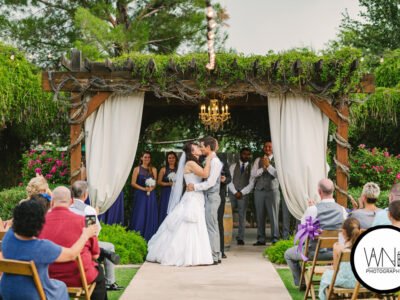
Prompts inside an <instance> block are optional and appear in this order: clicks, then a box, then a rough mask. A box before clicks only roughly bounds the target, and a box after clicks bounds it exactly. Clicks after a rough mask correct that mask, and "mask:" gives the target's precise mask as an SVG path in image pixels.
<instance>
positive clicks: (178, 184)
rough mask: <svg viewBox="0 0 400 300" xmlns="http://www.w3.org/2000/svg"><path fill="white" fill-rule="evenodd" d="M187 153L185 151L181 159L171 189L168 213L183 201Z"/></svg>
mask: <svg viewBox="0 0 400 300" xmlns="http://www.w3.org/2000/svg"><path fill="white" fill-rule="evenodd" d="M185 163H186V153H185V152H183V153H182V155H181V158H180V159H179V165H178V171H177V172H176V180H175V183H174V185H173V186H172V189H171V194H170V196H169V202H168V210H167V214H169V213H170V212H171V211H173V210H174V208H175V206H176V205H177V204H178V203H179V201H181V198H182V191H183V173H184V170H185Z"/></svg>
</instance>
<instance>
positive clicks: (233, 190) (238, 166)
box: [228, 148, 254, 245]
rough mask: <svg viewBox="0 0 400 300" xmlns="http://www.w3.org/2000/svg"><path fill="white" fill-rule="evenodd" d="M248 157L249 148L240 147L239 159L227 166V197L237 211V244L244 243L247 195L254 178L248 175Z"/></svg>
mask: <svg viewBox="0 0 400 300" xmlns="http://www.w3.org/2000/svg"><path fill="white" fill-rule="evenodd" d="M250 158H251V151H250V149H249V148H242V149H241V150H240V159H239V160H238V161H237V162H235V163H233V164H232V165H231V166H230V168H229V172H230V174H231V176H232V181H231V183H230V184H229V185H228V189H229V198H230V200H231V204H232V210H234V209H237V210H238V213H239V228H238V235H237V237H236V241H237V244H238V245H244V231H245V228H246V211H247V204H248V201H249V195H250V193H251V192H252V190H253V187H254V178H253V177H251V176H250V171H251V166H250Z"/></svg>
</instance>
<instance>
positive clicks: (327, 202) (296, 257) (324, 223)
mask: <svg viewBox="0 0 400 300" xmlns="http://www.w3.org/2000/svg"><path fill="white" fill-rule="evenodd" d="M334 189H335V188H334V184H333V182H332V180H330V179H322V180H320V181H319V183H318V194H319V196H320V197H321V202H319V203H318V204H315V205H311V206H309V207H308V208H307V209H306V211H305V212H304V215H303V217H302V218H301V223H302V224H304V223H305V222H306V219H307V218H308V217H312V218H314V219H315V218H317V219H318V220H319V223H320V226H321V229H322V230H338V229H340V228H341V226H342V223H343V221H344V220H345V219H346V218H347V212H346V210H345V208H344V207H343V206H340V205H339V204H337V203H336V202H335V200H334V199H333V191H334ZM316 245H317V241H316V240H314V241H311V242H310V246H309V252H308V257H309V258H310V259H312V258H313V256H314V251H315V248H316ZM332 255H333V253H332V251H320V253H319V256H318V260H331V259H332ZM285 260H286V262H287V264H288V266H289V268H290V270H291V271H292V275H293V280H294V284H295V285H297V286H298V285H299V281H300V274H301V267H300V262H301V260H302V259H301V253H299V252H297V246H294V247H292V248H289V249H288V250H286V252H285Z"/></svg>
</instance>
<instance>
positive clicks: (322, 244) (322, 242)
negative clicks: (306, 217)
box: [318, 236, 338, 249]
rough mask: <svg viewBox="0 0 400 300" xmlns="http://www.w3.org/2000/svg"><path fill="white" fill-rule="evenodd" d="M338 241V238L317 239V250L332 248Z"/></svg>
mask: <svg viewBox="0 0 400 300" xmlns="http://www.w3.org/2000/svg"><path fill="white" fill-rule="evenodd" d="M337 241H338V237H337V236H336V237H321V238H320V239H318V244H319V249H323V248H333V245H334V244H335V243H336V242H337Z"/></svg>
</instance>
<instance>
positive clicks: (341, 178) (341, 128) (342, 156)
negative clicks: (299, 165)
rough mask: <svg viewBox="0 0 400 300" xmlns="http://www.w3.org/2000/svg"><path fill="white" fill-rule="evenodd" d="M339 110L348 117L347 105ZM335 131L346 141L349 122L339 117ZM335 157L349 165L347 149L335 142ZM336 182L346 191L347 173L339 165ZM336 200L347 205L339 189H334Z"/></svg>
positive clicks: (344, 196) (345, 198) (345, 197)
mask: <svg viewBox="0 0 400 300" xmlns="http://www.w3.org/2000/svg"><path fill="white" fill-rule="evenodd" d="M339 112H340V113H341V114H342V115H343V116H345V117H347V118H348V117H349V107H348V106H347V105H344V106H343V107H341V108H339ZM336 132H337V133H338V134H339V135H340V136H341V137H343V138H344V139H345V140H346V141H347V140H348V138H349V123H348V122H346V121H344V120H342V119H339V123H338V125H337V131H336ZM336 157H337V160H338V161H339V162H340V163H341V164H343V165H345V166H347V167H349V150H348V149H347V148H345V147H343V146H341V145H339V144H337V145H336ZM336 184H337V186H338V187H339V188H340V189H342V190H344V191H346V192H347V191H348V180H347V175H346V174H345V173H344V172H343V171H342V169H341V168H340V167H339V166H337V167H336ZM336 201H337V203H338V204H340V205H342V206H343V207H347V196H346V195H343V194H342V193H340V192H339V191H336Z"/></svg>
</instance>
